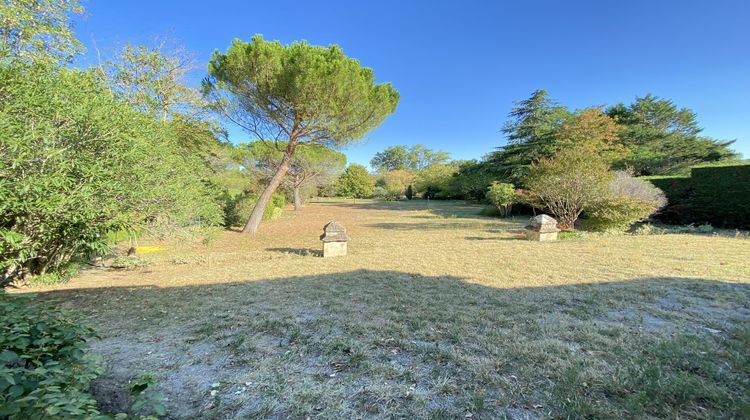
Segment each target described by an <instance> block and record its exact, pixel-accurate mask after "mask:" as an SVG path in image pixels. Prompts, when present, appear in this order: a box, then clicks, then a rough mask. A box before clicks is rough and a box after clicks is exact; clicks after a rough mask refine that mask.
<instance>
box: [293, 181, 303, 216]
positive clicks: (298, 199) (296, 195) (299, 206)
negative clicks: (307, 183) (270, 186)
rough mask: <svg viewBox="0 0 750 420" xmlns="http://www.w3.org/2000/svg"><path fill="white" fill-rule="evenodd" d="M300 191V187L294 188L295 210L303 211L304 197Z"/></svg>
mask: <svg viewBox="0 0 750 420" xmlns="http://www.w3.org/2000/svg"><path fill="white" fill-rule="evenodd" d="M299 189H300V186H299V185H295V186H294V210H301V209H302V197H301V196H300V192H299Z"/></svg>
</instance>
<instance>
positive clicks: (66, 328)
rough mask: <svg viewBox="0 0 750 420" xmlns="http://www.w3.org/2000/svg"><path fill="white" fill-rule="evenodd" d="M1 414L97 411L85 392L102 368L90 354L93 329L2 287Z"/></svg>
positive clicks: (58, 415) (23, 415)
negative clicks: (12, 293) (5, 290)
mask: <svg viewBox="0 0 750 420" xmlns="http://www.w3.org/2000/svg"><path fill="white" fill-rule="evenodd" d="M0 319H2V320H3V322H2V324H1V325H0V417H2V418H10V419H28V418H39V419H41V418H87V417H93V416H97V415H98V414H99V413H98V411H97V410H96V401H95V400H94V398H93V397H92V396H91V395H89V394H88V393H87V391H88V389H89V386H90V384H91V381H92V380H93V379H94V378H96V376H98V375H99V374H100V373H101V369H100V367H99V365H98V363H97V361H96V360H95V359H94V358H93V357H92V356H90V355H89V354H87V351H88V345H87V344H86V340H88V339H89V338H92V337H95V336H96V334H95V332H94V331H93V330H92V329H91V328H89V327H86V326H83V325H81V324H79V323H77V322H74V321H72V320H71V319H69V318H68V317H66V316H65V315H63V314H62V313H61V312H60V311H59V310H57V309H55V308H52V307H48V306H45V305H41V304H39V303H37V302H35V301H34V300H33V299H32V298H30V297H28V296H24V297H12V296H9V295H7V294H6V293H4V292H2V291H0Z"/></svg>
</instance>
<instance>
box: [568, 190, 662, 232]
mask: <svg viewBox="0 0 750 420" xmlns="http://www.w3.org/2000/svg"><path fill="white" fill-rule="evenodd" d="M658 208H659V205H658V203H657V202H654V201H646V200H639V199H634V198H630V197H610V198H607V199H604V200H601V201H599V202H597V203H596V204H594V205H592V206H591V207H589V208H588V209H587V210H586V218H585V219H584V220H582V221H581V227H583V228H585V229H587V230H595V231H601V232H624V231H625V230H627V229H628V228H630V226H632V225H633V223H636V222H638V221H640V220H643V219H645V218H646V217H648V216H650V215H651V214H653V213H654V212H655V211H656V210H657V209H658Z"/></svg>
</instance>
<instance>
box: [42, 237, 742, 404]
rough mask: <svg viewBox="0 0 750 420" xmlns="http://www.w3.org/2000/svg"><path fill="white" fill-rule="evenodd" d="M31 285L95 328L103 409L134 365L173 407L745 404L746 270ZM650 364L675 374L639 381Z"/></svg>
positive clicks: (383, 274)
mask: <svg viewBox="0 0 750 420" xmlns="http://www.w3.org/2000/svg"><path fill="white" fill-rule="evenodd" d="M280 249H284V248H280ZM269 274H272V273H269ZM38 296H39V297H40V298H41V299H44V300H48V301H52V302H55V303H61V304H63V305H64V306H66V307H69V308H73V309H76V310H77V311H79V312H82V313H83V314H85V315H87V316H89V318H90V320H91V321H92V322H93V323H94V325H95V326H96V327H97V329H98V330H99V331H100V333H101V335H102V340H101V341H97V342H94V343H93V349H94V351H96V352H98V353H100V354H102V355H103V356H104V358H105V361H106V362H107V366H108V368H109V373H108V374H107V375H106V376H105V377H104V378H103V379H101V380H100V381H98V382H97V383H96V385H95V387H94V392H95V394H96V396H97V398H99V399H100V402H101V406H102V408H104V409H105V410H108V411H114V412H117V411H123V410H125V411H126V410H127V409H128V407H127V406H124V407H121V406H117V404H122V403H118V401H123V399H122V398H120V399H119V400H118V399H117V398H115V397H113V396H112V395H113V394H116V393H117V392H126V391H125V390H126V387H127V383H128V381H129V380H131V379H133V378H134V377H136V376H138V375H139V374H141V373H143V372H157V373H158V374H159V377H160V382H159V385H158V386H157V391H160V392H162V393H164V394H165V396H167V397H168V400H167V406H168V408H169V413H170V416H171V417H175V418H185V417H206V416H213V417H223V418H228V417H232V418H245V417H252V416H261V417H279V418H284V417H306V416H308V415H309V416H320V417H346V418H350V417H363V416H365V417H367V416H371V415H372V414H373V413H378V414H379V415H382V416H384V417H416V416H421V415H425V414H427V415H438V414H442V415H444V417H452V418H453V417H461V418H463V417H465V415H466V413H467V411H468V412H470V413H473V414H474V417H476V416H480V417H481V416H486V417H502V416H505V415H514V416H516V417H518V416H521V417H545V416H548V415H550V414H549V413H552V414H553V415H555V416H558V417H581V416H584V415H586V416H591V417H629V416H634V417H649V416H651V417H680V416H687V415H688V414H690V413H694V412H695V410H697V409H698V408H700V412H701V413H702V414H705V415H706V416H707V417H733V416H734V417H741V411H740V410H741V407H742V406H743V404H745V405H744V406H745V407H746V406H747V404H748V403H749V402H750V401H748V398H750V392H749V391H750V390H749V389H748V383H749V382H748V380H747V379H748V377H750V371H748V369H749V368H748V366H750V360H749V359H750V355H749V354H748V353H747V348H748V347H747V346H750V330H747V324H748V321H750V308H749V307H748V302H750V285H748V284H732V283H723V282H719V281H714V280H703V279H688V278H642V279H632V280H623V281H617V282H612V283H602V284H575V285H561V286H546V287H519V288H494V287H488V286H484V285H478V284H475V283H469V282H467V281H465V280H464V279H462V278H458V277H451V276H422V275H419V274H413V273H406V272H397V271H372V270H356V271H350V272H343V273H333V274H318V275H306V276H299V277H289V278H284V279H278V280H260V281H247V282H238V283H226V284H205V285H188V286H181V287H157V286H147V287H127V286H126V287H102V288H91V289H71V290H58V291H49V292H42V293H38ZM743 325H744V326H745V327H742V326H743ZM741 327H742V328H745V330H744V331H745V332H744V333H742V332H741V331H740V332H738V328H741ZM686 364H687V365H686ZM727 364H728V365H729V366H728V367H727ZM686 366H688V367H690V366H692V367H691V368H690V369H686ZM654 369H658V371H659V372H660V376H659V383H662V384H670V383H672V384H673V385H671V386H658V387H653V386H652V385H653V384H651V382H649V381H651V380H652V378H651V377H650V376H649V372H653V370H654ZM706 372H709V373H710V372H723V373H721V374H707V373H706ZM217 384H218V385H217ZM383 384H387V385H385V386H384V385H383ZM591 384H596V387H591ZM645 388H648V389H650V391H649V394H648V398H644V397H643V395H644V394H642V393H641V392H638V390H639V389H645ZM686 390H687V391H686ZM212 392H215V393H216V395H212ZM407 393H409V394H408V395H409V398H405V397H404V395H407ZM613 395H617V397H616V398H614V397H612V396H613ZM479 400H481V401H484V402H483V403H481V404H479V403H477V401H479ZM677 400H679V402H678V403H677V402H675V401H677ZM124 401H127V398H125V399H124ZM489 401H491V403H489ZM570 401H575V402H576V404H571V403H570ZM467 407H468V408H467ZM536 407H539V408H536Z"/></svg>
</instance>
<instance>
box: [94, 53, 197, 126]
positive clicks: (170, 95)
mask: <svg viewBox="0 0 750 420" xmlns="http://www.w3.org/2000/svg"><path fill="white" fill-rule="evenodd" d="M193 61H194V60H193V58H192V56H191V55H190V53H189V52H188V51H187V50H185V49H184V48H182V47H179V46H176V47H172V48H168V47H167V43H166V42H162V43H160V44H159V45H157V46H155V47H147V46H144V45H138V46H135V45H130V44H127V45H125V47H124V48H123V49H122V51H121V52H120V53H119V55H118V57H116V58H115V59H114V60H111V61H108V62H107V63H105V65H104V67H103V72H104V73H105V74H106V78H107V81H108V83H109V84H110V85H111V86H112V87H113V89H114V90H115V92H116V93H117V94H118V95H119V96H120V97H122V98H124V99H125V100H127V101H129V102H130V103H132V104H133V105H134V106H136V107H138V109H140V110H142V111H144V112H147V113H150V114H152V115H153V116H154V117H157V118H160V119H161V120H162V121H167V117H168V116H174V115H180V114H182V115H190V114H195V113H200V112H201V111H202V108H204V107H205V106H206V104H205V103H204V101H203V98H202V97H201V95H200V92H199V91H198V90H197V89H194V88H191V87H188V86H186V85H185V82H186V78H187V74H188V72H189V71H191V70H193V68H194V63H193ZM183 118H184V117H183Z"/></svg>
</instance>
